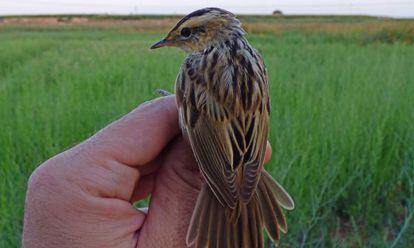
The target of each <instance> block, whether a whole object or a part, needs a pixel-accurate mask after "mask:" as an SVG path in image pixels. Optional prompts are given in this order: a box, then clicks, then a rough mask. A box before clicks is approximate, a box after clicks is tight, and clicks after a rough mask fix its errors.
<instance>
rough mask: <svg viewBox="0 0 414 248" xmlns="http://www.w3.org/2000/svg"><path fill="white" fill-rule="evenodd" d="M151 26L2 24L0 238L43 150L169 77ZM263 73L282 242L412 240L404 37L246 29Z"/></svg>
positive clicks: (413, 176)
mask: <svg viewBox="0 0 414 248" xmlns="http://www.w3.org/2000/svg"><path fill="white" fill-rule="evenodd" d="M161 36H162V34H157V33H132V32H122V31H116V30H105V29H96V28H73V27H72V28H68V27H55V28H34V27H32V28H27V27H3V28H1V29H0V127H1V131H0V148H1V149H0V247H19V246H20V238H21V230H22V216H23V206H24V195H25V189H26V182H27V178H28V177H29V175H30V173H31V172H32V171H33V169H34V168H36V166H38V165H39V164H40V163H41V162H42V161H44V160H45V159H47V158H48V157H50V156H52V155H54V154H56V153H58V152H60V151H62V150H63V149H65V148H68V147H70V146H72V145H74V144H76V143H77V142H79V141H81V140H83V139H85V138H86V137H88V136H89V135H91V134H92V133H94V132H95V131H97V130H99V129H100V128H102V127H103V126H105V125H106V124H107V123H109V122H110V121H112V120H114V119H115V118H117V117H119V116H121V115H122V114H125V113H127V112H128V111H130V110H131V109H133V108H134V107H136V106H137V105H138V104H140V103H142V102H143V101H145V100H148V99H151V98H154V97H155V96H156V94H155V93H154V90H155V89H157V88H165V89H170V90H172V89H173V83H174V80H175V77H176V74H177V71H178V69H179V66H180V63H181V61H182V60H183V58H184V57H185V54H184V53H183V52H180V51H178V50H176V49H164V50H162V51H161V50H160V51H150V50H149V49H148V47H149V45H150V44H151V43H152V42H153V41H156V40H157V39H158V38H160V37H161ZM249 39H250V41H251V43H252V44H253V45H254V46H255V47H257V48H258V49H259V50H260V51H261V53H262V54H263V57H264V59H265V61H266V64H267V67H268V71H269V76H270V85H271V99H272V114H271V136H270V139H271V143H272V145H273V157H272V160H271V162H270V163H269V165H267V168H268V170H270V171H271V173H272V174H273V175H274V176H275V177H276V178H277V179H278V180H279V181H280V182H281V183H282V184H283V185H284V186H285V187H286V188H287V190H288V191H289V192H290V193H291V195H292V196H293V197H294V199H295V201H296V209H295V210H294V211H292V212H288V213H287V216H288V224H289V232H288V234H287V235H285V236H283V239H282V241H281V245H282V247H409V246H410V245H411V244H413V242H414V235H413V234H414V217H413V209H414V101H413V100H412V99H413V95H414V47H413V46H412V45H409V44H406V43H404V42H403V41H400V40H398V39H397V40H395V41H393V42H382V40H377V41H375V42H369V43H364V42H361V41H363V40H365V39H366V37H365V36H364V35H362V34H358V33H349V34H340V35H339V34H337V35H334V34H329V33H306V32H300V31H292V32H285V33H283V34H279V35H274V34H254V35H250V36H249Z"/></svg>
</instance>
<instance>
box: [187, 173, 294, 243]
mask: <svg viewBox="0 0 414 248" xmlns="http://www.w3.org/2000/svg"><path fill="white" fill-rule="evenodd" d="M281 207H283V208H287V209H293V207H294V203H293V200H292V198H291V197H290V196H289V194H288V193H287V192H286V191H285V190H284V189H283V188H282V187H281V186H280V185H279V184H278V183H277V182H276V181H274V180H273V178H272V177H271V176H270V175H269V174H268V173H267V172H265V171H263V172H262V175H261V178H260V181H259V183H258V185H257V190H256V194H254V195H253V197H252V198H251V200H250V201H249V202H248V203H243V202H241V201H240V202H239V203H238V204H237V206H236V207H235V208H234V209H230V208H225V207H223V206H222V205H221V204H220V202H219V201H218V200H217V199H216V198H215V195H214V194H213V192H212V191H211V189H210V188H209V187H208V185H207V184H205V185H204V186H203V188H202V190H201V192H200V195H199V197H198V199H197V203H196V206H195V209H194V212H193V216H192V218H191V222H190V226H189V229H188V232H187V239H186V242H187V245H188V246H192V245H195V246H196V247H200V248H201V247H203V248H204V247H217V248H232V247H234V248H236V247H237V248H239V247H243V248H250V247H258V248H263V247H264V246H265V244H264V238H263V232H262V230H263V227H265V228H266V230H267V233H268V234H269V236H270V238H271V239H272V240H273V241H278V240H279V235H280V233H279V231H281V232H283V233H286V231H287V225H286V220H285V217H284V215H283V212H282V209H281Z"/></svg>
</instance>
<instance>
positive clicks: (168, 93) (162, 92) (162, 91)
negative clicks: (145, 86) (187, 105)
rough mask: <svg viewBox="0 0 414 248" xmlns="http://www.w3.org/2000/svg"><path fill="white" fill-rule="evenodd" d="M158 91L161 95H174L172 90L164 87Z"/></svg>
mask: <svg viewBox="0 0 414 248" xmlns="http://www.w3.org/2000/svg"><path fill="white" fill-rule="evenodd" d="M156 92H157V93H158V94H160V95H161V96H171V95H172V93H171V92H168V91H166V90H163V89H157V90H156Z"/></svg>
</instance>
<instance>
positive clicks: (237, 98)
mask: <svg viewBox="0 0 414 248" xmlns="http://www.w3.org/2000/svg"><path fill="white" fill-rule="evenodd" d="M216 54H217V53H215V52H214V51H213V52H212V55H209V56H212V57H213V58H209V57H207V56H206V57H204V58H201V59H187V61H186V62H185V63H184V64H183V66H182V69H181V72H180V74H179V76H178V78H177V82H176V94H177V103H178V106H179V114H180V122H181V126H182V127H183V129H184V131H185V133H186V134H187V136H188V139H189V141H190V144H191V147H192V149H193V152H194V154H195V157H196V160H197V162H198V164H199V167H200V170H201V172H202V174H203V175H204V177H205V179H206V182H207V183H208V185H209V186H210V188H211V189H212V191H213V192H214V194H215V195H216V197H217V199H218V200H219V201H220V203H221V204H222V205H223V206H228V207H230V208H234V207H235V206H236V204H237V202H238V201H239V199H240V198H241V199H242V200H244V201H248V200H249V199H250V197H251V195H252V193H253V192H254V190H255V188H256V185H257V182H258V180H259V176H260V173H261V168H262V165H263V158H264V152H265V149H266V141H267V134H268V96H267V82H266V85H265V86H263V87H266V89H259V87H262V86H259V83H260V84H262V83H264V82H255V81H254V80H261V79H265V78H266V77H265V76H262V77H260V76H257V77H256V76H254V77H250V76H249V75H248V69H247V68H246V69H245V70H244V69H240V68H243V65H229V64H225V65H224V64H222V65H220V62H215V60H214V56H220V55H216ZM189 60H190V61H189ZM208 61H210V62H208ZM218 61H220V60H219V59H218ZM205 63H210V64H208V65H205ZM211 63H214V64H215V66H216V68H218V69H217V70H219V71H221V73H217V72H211V71H210V72H206V70H207V71H208V70H209V66H211ZM249 63H250V62H249ZM198 64H199V65H198ZM249 65H250V66H253V65H252V64H249ZM203 66H205V67H206V68H207V69H206V70H201V68H202V67H203ZM227 67H228V68H227ZM236 67H237V68H236ZM210 69H215V68H210ZM212 74H213V75H212ZM234 80H236V81H239V82H237V83H236V84H234V83H233V82H234ZM213 81H214V82H215V83H214V84H213V83H211V82H213ZM241 81H245V82H241ZM248 84H251V85H248ZM237 87H239V88H237ZM240 87H242V88H243V89H241V88H240ZM264 92H265V94H266V95H265V96H263V95H259V94H264Z"/></svg>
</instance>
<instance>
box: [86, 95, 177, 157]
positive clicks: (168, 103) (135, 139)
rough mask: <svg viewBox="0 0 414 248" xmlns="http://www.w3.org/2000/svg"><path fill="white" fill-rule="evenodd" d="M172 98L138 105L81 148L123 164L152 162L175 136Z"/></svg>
mask: <svg viewBox="0 0 414 248" xmlns="http://www.w3.org/2000/svg"><path fill="white" fill-rule="evenodd" d="M179 131H180V130H179V126H178V117H177V107H176V103H175V97H174V96H167V97H161V98H157V99H154V100H152V101H150V102H147V103H144V104H141V105H140V106H139V107H138V108H136V109H135V110H133V111H132V112H130V113H129V114H127V115H125V116H124V117H122V118H121V119H119V120H117V121H115V122H113V123H112V124H110V125H108V126H107V127H105V128H104V129H102V130H101V131H99V132H98V133H97V134H95V135H94V136H92V137H91V138H89V139H88V140H87V141H86V142H84V144H82V146H80V147H81V148H82V149H85V150H86V151H87V152H88V153H89V154H92V155H96V156H98V157H101V158H110V159H115V160H117V161H119V162H121V163H123V164H127V165H144V164H147V163H148V162H150V161H151V160H153V159H154V158H155V157H156V156H157V155H158V154H159V153H160V152H161V151H162V149H163V148H164V147H165V146H166V145H167V144H168V143H169V142H170V140H171V139H172V138H174V137H175V136H176V135H177V134H178V133H179Z"/></svg>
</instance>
